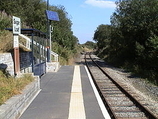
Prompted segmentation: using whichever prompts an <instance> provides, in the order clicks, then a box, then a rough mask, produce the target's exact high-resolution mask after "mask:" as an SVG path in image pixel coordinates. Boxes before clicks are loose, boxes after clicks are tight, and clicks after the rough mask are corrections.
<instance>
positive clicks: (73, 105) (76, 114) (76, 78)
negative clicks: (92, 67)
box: [68, 66, 86, 119]
mask: <svg viewBox="0 0 158 119" xmlns="http://www.w3.org/2000/svg"><path fill="white" fill-rule="evenodd" d="M68 119H86V116H85V109H84V101H83V94H82V84H81V74H80V67H79V66H75V69H74V75H73V82H72V88H71V99H70V107H69V118H68Z"/></svg>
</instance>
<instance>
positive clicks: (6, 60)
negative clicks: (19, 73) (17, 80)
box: [0, 53, 14, 76]
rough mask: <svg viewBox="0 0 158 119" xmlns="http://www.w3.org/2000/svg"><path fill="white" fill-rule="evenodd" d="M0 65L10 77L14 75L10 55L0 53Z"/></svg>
mask: <svg viewBox="0 0 158 119" xmlns="http://www.w3.org/2000/svg"><path fill="white" fill-rule="evenodd" d="M0 64H4V65H6V66H7V71H8V72H9V74H10V75H12V76H13V75H14V62H13V57H12V55H11V53H0Z"/></svg>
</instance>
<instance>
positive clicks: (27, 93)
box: [0, 77, 41, 119]
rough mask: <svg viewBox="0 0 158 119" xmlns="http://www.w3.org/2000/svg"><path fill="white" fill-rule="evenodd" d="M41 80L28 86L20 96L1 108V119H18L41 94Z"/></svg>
mask: <svg viewBox="0 0 158 119" xmlns="http://www.w3.org/2000/svg"><path fill="white" fill-rule="evenodd" d="M40 90H41V89H40V79H39V77H35V81H34V82H32V83H31V84H29V85H27V86H26V87H25V89H24V90H23V91H22V92H21V94H20V95H15V96H13V97H12V98H10V99H9V100H7V101H6V102H5V104H2V105H1V106H0V119H18V118H19V117H20V116H21V115H22V113H23V112H24V111H25V110H26V109H27V107H28V106H29V105H30V103H31V102H32V101H33V100H34V98H35V97H36V96H37V94H38V93H39V92H40Z"/></svg>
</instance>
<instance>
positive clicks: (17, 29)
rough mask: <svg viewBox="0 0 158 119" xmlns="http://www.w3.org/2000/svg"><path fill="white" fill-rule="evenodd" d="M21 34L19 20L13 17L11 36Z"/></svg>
mask: <svg viewBox="0 0 158 119" xmlns="http://www.w3.org/2000/svg"><path fill="white" fill-rule="evenodd" d="M20 33H21V20H20V18H18V17H15V16H13V34H20Z"/></svg>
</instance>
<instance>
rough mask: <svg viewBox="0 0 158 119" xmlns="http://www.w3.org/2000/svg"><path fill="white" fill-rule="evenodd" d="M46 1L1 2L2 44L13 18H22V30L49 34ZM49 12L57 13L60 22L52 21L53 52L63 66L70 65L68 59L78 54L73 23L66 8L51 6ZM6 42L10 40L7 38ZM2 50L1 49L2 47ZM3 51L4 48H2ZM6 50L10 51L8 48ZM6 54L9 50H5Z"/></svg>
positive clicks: (20, 0) (18, 0) (2, 0)
mask: <svg viewBox="0 0 158 119" xmlns="http://www.w3.org/2000/svg"><path fill="white" fill-rule="evenodd" d="M46 6H47V5H46V1H44V0H1V1H0V11H1V13H0V14H1V15H2V16H3V17H1V18H0V42H3V39H2V38H3V37H4V36H5V34H3V33H1V32H4V29H5V28H8V27H12V21H11V16H17V17H20V18H21V21H22V25H23V26H22V28H26V27H27V28H28V27H29V28H35V29H38V30H41V31H43V32H47V19H46V15H45V10H46ZM49 10H51V11H56V12H57V13H58V15H59V19H60V21H59V22H56V21H52V22H51V24H52V26H53V33H52V44H55V45H53V46H54V47H52V50H53V51H55V52H56V53H58V54H59V55H60V58H61V59H62V60H60V61H61V64H65V63H68V59H69V58H71V57H73V56H74V55H75V53H77V50H76V48H77V47H78V39H77V38H76V37H75V36H74V35H73V32H72V31H71V26H72V22H71V20H70V18H69V15H68V13H67V12H66V10H65V8H64V6H49ZM6 40H9V39H8V38H6ZM0 48H1V47H0ZM1 49H2V48H1ZM6 49H9V47H8V46H7V47H6ZM2 51H3V52H6V51H7V50H5V49H4V50H3V49H2Z"/></svg>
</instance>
